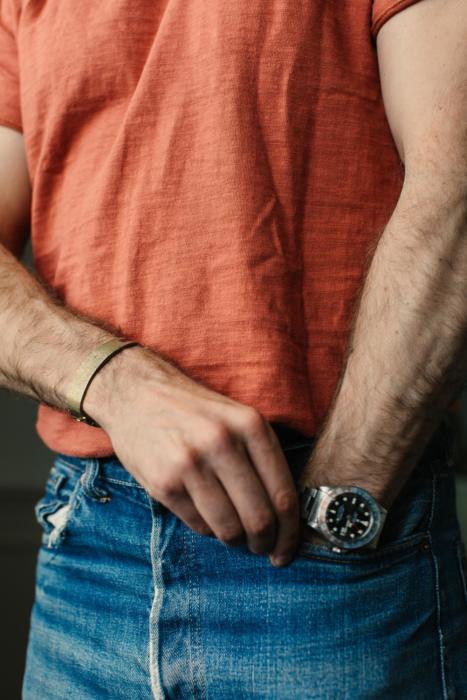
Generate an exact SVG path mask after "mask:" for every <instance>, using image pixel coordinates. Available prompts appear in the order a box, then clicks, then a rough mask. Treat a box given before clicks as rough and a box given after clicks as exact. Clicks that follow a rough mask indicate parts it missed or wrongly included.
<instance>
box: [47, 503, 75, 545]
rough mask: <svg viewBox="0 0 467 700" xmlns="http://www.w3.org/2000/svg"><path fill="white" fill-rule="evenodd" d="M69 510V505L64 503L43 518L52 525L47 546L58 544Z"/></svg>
mask: <svg viewBox="0 0 467 700" xmlns="http://www.w3.org/2000/svg"><path fill="white" fill-rule="evenodd" d="M70 510H71V505H70V504H69V503H66V504H65V505H63V506H60V508H59V509H58V510H56V511H55V513H51V514H50V515H46V516H45V519H46V520H47V521H48V522H49V523H52V525H53V526H54V529H53V530H51V532H50V533H49V537H48V540H47V547H53V546H55V545H56V544H58V542H59V540H60V538H61V536H62V533H63V532H64V530H65V527H66V524H67V522H68V517H69V513H70Z"/></svg>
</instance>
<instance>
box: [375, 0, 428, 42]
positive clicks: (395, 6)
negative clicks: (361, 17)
mask: <svg viewBox="0 0 467 700" xmlns="http://www.w3.org/2000/svg"><path fill="white" fill-rule="evenodd" d="M419 1H420V0H373V3H372V7H371V34H372V37H373V39H376V35H377V33H378V32H379V30H380V29H381V27H382V26H383V24H384V23H385V22H387V21H388V19H390V18H391V17H393V16H394V15H395V14H397V13H398V12H401V11H402V10H405V8H406V7H410V5H415V3H416V2H419Z"/></svg>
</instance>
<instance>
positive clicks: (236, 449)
mask: <svg viewBox="0 0 467 700" xmlns="http://www.w3.org/2000/svg"><path fill="white" fill-rule="evenodd" d="M210 460H211V465H212V468H213V470H214V469H215V473H216V476H217V478H218V480H219V481H220V483H221V484H222V486H223V487H224V489H225V491H226V493H227V494H228V496H229V498H230V500H231V502H232V504H233V506H234V508H235V510H236V512H237V513H238V517H239V518H240V521H241V523H242V526H243V528H244V530H245V535H246V539H247V544H248V548H249V549H250V551H252V552H254V553H255V554H265V553H267V552H270V551H271V549H272V548H273V547H274V543H275V540H276V517H275V514H274V511H273V508H272V505H271V502H270V500H269V496H268V494H267V492H266V490H265V488H264V486H263V484H262V483H261V480H260V478H259V477H258V474H257V473H256V470H255V467H254V465H253V464H252V463H251V460H250V457H249V455H248V453H247V451H246V449H245V446H244V444H243V441H242V439H241V438H239V437H235V436H233V435H232V436H231V441H230V443H229V444H228V445H224V449H223V450H222V453H220V454H219V456H218V457H216V456H210Z"/></svg>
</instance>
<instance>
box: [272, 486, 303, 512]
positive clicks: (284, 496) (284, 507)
mask: <svg viewBox="0 0 467 700" xmlns="http://www.w3.org/2000/svg"><path fill="white" fill-rule="evenodd" d="M297 504H298V500H297V494H296V493H295V491H291V490H290V489H287V490H285V491H279V493H278V494H277V495H276V497H275V499H274V505H275V508H276V510H277V511H278V512H279V513H282V514H284V515H293V513H295V511H296V508H297Z"/></svg>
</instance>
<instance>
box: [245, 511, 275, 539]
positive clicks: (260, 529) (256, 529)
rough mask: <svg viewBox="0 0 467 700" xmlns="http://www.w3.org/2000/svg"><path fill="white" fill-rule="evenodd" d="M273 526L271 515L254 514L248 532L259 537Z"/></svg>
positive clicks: (267, 532) (268, 531)
mask: <svg viewBox="0 0 467 700" xmlns="http://www.w3.org/2000/svg"><path fill="white" fill-rule="evenodd" d="M273 526H274V518H273V517H271V515H270V514H269V513H267V514H265V515H256V517H255V519H254V520H253V522H252V523H251V527H249V532H250V534H251V535H254V536H256V537H261V536H262V535H268V534H269V533H270V531H271V529H272V528H273Z"/></svg>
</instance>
